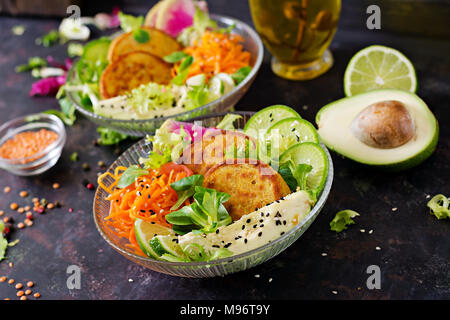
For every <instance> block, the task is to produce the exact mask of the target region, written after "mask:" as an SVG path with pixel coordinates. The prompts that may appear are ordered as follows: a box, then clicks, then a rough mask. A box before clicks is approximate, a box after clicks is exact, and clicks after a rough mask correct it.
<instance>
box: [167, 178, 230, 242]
mask: <svg viewBox="0 0 450 320" xmlns="http://www.w3.org/2000/svg"><path fill="white" fill-rule="evenodd" d="M193 198H194V203H192V204H191V205H189V206H184V207H182V208H181V209H180V210H178V211H174V212H172V213H169V214H168V215H166V220H167V222H169V223H171V224H173V227H174V231H175V232H177V233H179V234H185V233H187V232H189V231H193V230H196V231H197V232H198V233H210V232H214V231H215V230H216V229H217V228H218V227H220V226H224V225H228V224H230V223H231V217H230V215H229V214H228V212H227V210H226V209H225V207H224V206H223V203H224V202H226V201H228V199H229V198H230V195H229V194H226V193H224V192H218V191H217V190H214V189H208V188H203V187H200V186H196V187H195V194H194V195H193ZM176 226H184V227H183V228H178V227H176Z"/></svg>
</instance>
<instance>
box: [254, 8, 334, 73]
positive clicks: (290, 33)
mask: <svg viewBox="0 0 450 320" xmlns="http://www.w3.org/2000/svg"><path fill="white" fill-rule="evenodd" d="M249 2H250V10H251V13H252V19H253V23H254V24H255V27H256V30H257V31H258V33H259V35H260V36H261V38H262V40H263V42H264V44H265V46H266V48H267V49H268V50H269V51H270V53H272V56H273V57H272V70H273V72H275V74H277V75H279V76H280V77H283V78H287V79H292V80H308V79H313V78H315V77H317V76H319V75H321V74H323V73H324V72H326V71H327V70H328V69H329V68H331V66H332V65H333V56H332V55H331V52H330V50H328V46H329V45H330V43H331V40H332V39H333V36H334V34H335V33H336V29H337V25H338V21H339V14H340V11H341V0H249Z"/></svg>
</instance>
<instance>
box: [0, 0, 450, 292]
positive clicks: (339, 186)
mask: <svg viewBox="0 0 450 320" xmlns="http://www.w3.org/2000/svg"><path fill="white" fill-rule="evenodd" d="M210 7H211V11H212V12H216V13H220V14H225V15H230V16H234V17H236V18H239V19H242V20H244V21H246V22H248V23H251V19H250V13H249V10H248V4H247V2H246V1H231V2H230V1H228V2H227V1H225V0H221V1H210ZM91 10H92V9H91ZM129 10H130V11H131V12H133V13H141V14H144V13H145V8H144V7H143V6H142V5H133V6H131V7H130V8H129ZM365 17H366V16H365V15H364V10H355V9H354V7H352V5H351V2H347V3H344V7H343V12H342V20H341V22H340V28H339V30H338V32H337V35H336V37H335V39H334V41H333V43H332V45H331V49H332V51H333V55H334V58H335V65H334V66H333V68H332V69H331V70H330V71H329V72H327V73H326V74H325V75H323V76H321V77H319V78H317V79H315V80H312V81H308V82H291V81H287V80H283V79H280V78H278V77H276V76H275V75H274V74H273V73H272V72H271V70H270V63H269V62H270V55H269V54H268V53H267V52H266V55H265V59H264V63H263V65H262V67H261V70H260V72H259V75H258V77H257V78H256V80H255V82H254V84H253V86H252V87H251V89H250V90H249V91H248V93H247V94H246V95H245V96H244V98H243V99H242V100H241V101H240V102H239V103H238V104H237V106H236V109H237V110H253V111H256V110H258V109H260V108H262V107H264V106H267V105H270V104H286V105H289V106H292V107H294V108H296V109H297V111H298V112H299V113H300V114H301V115H302V116H303V117H304V118H306V119H307V120H310V121H313V120H314V117H315V114H316V112H317V110H318V109H319V108H320V107H321V106H323V105H324V104H326V103H328V102H330V101H332V100H335V99H338V98H341V97H343V95H344V93H343V87H342V77H343V73H344V70H345V67H346V65H347V63H348V61H349V59H350V57H351V56H352V55H353V54H354V53H355V52H356V51H358V50H359V49H361V48H363V47H365V46H367V45H370V44H375V43H376V44H384V45H388V46H392V47H395V48H397V49H399V50H401V51H402V52H404V53H405V54H406V55H407V56H408V57H409V58H410V59H411V60H412V61H413V63H414V65H415V67H416V69H417V76H418V81H419V89H418V94H419V95H420V96H421V97H422V98H423V99H424V100H425V101H426V102H427V103H428V105H429V107H430V109H431V110H432V111H433V112H434V114H435V115H436V117H437V119H438V121H439V122H440V128H441V133H440V139H439V144H438V147H437V150H436V152H435V153H434V154H433V155H432V157H431V158H429V159H428V160H427V161H426V162H424V163H423V164H422V165H420V166H419V167H417V168H414V169H412V170H410V171H407V172H403V173H395V174H392V173H383V172H376V171H373V170H371V169H370V168H366V167H362V166H360V165H357V164H355V163H352V162H351V161H349V160H345V159H342V158H341V157H339V156H337V155H335V154H333V161H334V167H335V179H334V183H333V187H332V191H331V194H330V196H329V199H328V202H327V203H326V205H325V208H324V209H323V211H322V212H321V214H320V215H319V217H318V218H317V220H316V221H315V222H314V223H313V225H312V226H311V227H310V229H309V230H308V231H307V232H306V233H305V234H304V235H303V236H302V237H301V238H300V239H299V240H298V241H297V242H295V243H294V244H293V245H292V246H291V247H289V248H288V249H287V250H285V251H284V252H283V253H281V254H280V255H279V256H277V257H275V258H273V259H272V260H270V261H268V262H266V263H264V264H262V265H260V266H258V267H255V268H253V269H250V270H247V271H245V272H240V273H237V274H233V275H228V276H226V277H221V278H213V279H185V278H176V277H171V276H166V275H164V274H159V273H156V272H153V271H149V270H146V269H144V268H143V267H140V266H138V265H136V264H134V263H131V262H129V261H128V260H126V259H125V258H124V257H122V256H121V255H119V254H118V253H116V252H115V251H114V250H113V249H112V248H110V247H109V246H108V245H107V243H106V242H105V241H104V240H103V239H102V238H101V237H100V235H99V234H98V232H97V230H96V228H95V225H94V221H93V219H92V200H93V195H94V193H93V191H90V190H88V189H86V188H85V187H84V185H83V181H85V180H88V181H95V180H96V175H97V172H99V171H101V170H100V169H99V168H98V167H97V161H98V160H103V161H105V162H106V163H107V164H110V163H112V162H113V161H114V160H115V158H116V157H117V154H116V153H117V150H115V149H116V148H115V147H98V146H94V145H93V144H92V141H93V140H94V139H95V138H96V135H97V134H96V127H95V125H94V124H93V123H91V122H89V120H87V119H85V118H83V117H82V116H81V115H79V117H78V120H77V122H76V123H75V125H73V126H72V127H67V132H68V139H67V143H66V145H65V148H64V151H63V154H62V157H61V159H60V160H59V162H58V163H57V164H56V166H55V167H53V168H52V169H51V170H50V171H48V172H46V173H44V174H42V175H40V176H36V177H29V178H25V177H18V176H14V175H12V174H9V173H8V172H5V171H0V210H4V211H5V216H9V217H12V218H13V219H14V221H15V224H17V222H20V221H22V220H23V219H24V216H23V215H20V214H19V213H17V212H13V211H12V210H10V209H9V204H10V203H11V202H17V203H19V205H21V206H25V205H27V204H29V205H31V198H32V197H33V196H38V197H40V198H42V197H45V198H46V199H48V200H49V201H57V200H58V201H60V202H61V203H62V204H63V207H62V208H60V209H54V210H51V211H48V212H47V213H46V214H44V215H39V214H35V216H36V217H35V220H34V225H33V226H32V227H27V228H25V229H22V230H16V231H15V232H14V234H13V235H12V239H13V240H14V239H20V242H19V243H18V244H17V245H16V246H15V247H12V248H10V249H9V250H8V254H7V256H8V259H7V260H5V261H3V262H1V263H0V276H3V275H5V276H7V277H9V278H14V279H15V280H16V282H22V283H24V282H26V281H27V280H32V281H34V282H35V284H36V285H35V288H34V290H35V291H39V292H40V293H41V295H42V298H43V299H190V298H192V299H449V298H450V259H449V258H450V242H449V232H450V223H449V221H448V220H447V221H442V220H440V221H439V220H437V219H436V218H435V217H434V216H432V215H430V214H429V213H428V208H427V207H426V203H427V201H428V200H427V199H426V196H427V195H435V194H437V193H443V194H446V195H447V196H449V195H450V183H449V178H450V171H449V169H450V166H449V164H450V129H449V127H448V123H449V120H450V118H449V113H450V111H449V107H450V106H449V102H450V56H449V55H448V52H450V42H445V40H437V39H435V40H432V39H429V38H420V37H415V38H413V37H409V36H405V35H401V34H395V33H387V32H385V31H368V30H365V31H364V19H365ZM58 23H59V22H58V20H57V19H37V18H12V17H5V16H3V17H0V30H1V32H0V43H1V45H0V78H1V84H2V85H1V86H0V114H1V120H0V122H5V121H7V120H9V119H12V118H15V117H17V116H20V115H24V114H28V113H34V112H39V111H42V110H46V109H49V108H57V107H58V106H57V102H56V100H55V99H53V98H31V97H29V96H28V91H29V90H30V87H31V83H32V81H33V79H32V78H31V76H30V75H29V74H26V73H20V74H18V73H15V72H14V67H15V66H16V65H18V64H22V63H25V62H26V60H27V59H28V58H29V57H30V56H42V57H45V56H47V55H52V56H54V57H55V58H57V59H59V60H63V59H64V58H65V57H66V47H65V46H54V47H51V48H44V47H42V46H37V45H35V43H34V39H35V38H37V37H39V36H42V35H43V34H44V33H46V32H48V31H49V30H51V29H53V28H56V27H57V26H58ZM17 24H23V25H25V26H26V32H25V33H24V34H23V35H22V36H13V35H12V33H11V31H10V30H11V28H12V27H13V26H14V25H17ZM132 143H133V141H128V142H125V143H123V144H121V145H120V146H119V148H120V149H121V151H124V150H125V149H126V148H127V147H128V146H129V145H130V144H132ZM115 151H116V152H115ZM73 152H78V154H79V157H80V160H79V161H78V162H72V161H70V160H69V157H70V155H71V154H72V153H73ZM83 162H88V163H89V164H90V165H91V170H90V171H88V172H85V171H83V170H82V169H81V164H82V163H83ZM54 182H58V183H60V185H61V188H60V189H58V190H54V189H52V184H53V183H54ZM5 186H10V187H11V188H12V191H11V192H10V193H8V194H4V193H3V188H4V187H5ZM21 190H27V191H28V192H29V194H30V195H29V196H28V197H27V198H20V197H19V194H18V193H19V192H20V191H21ZM69 208H73V212H69ZM392 208H397V210H396V211H393V210H392ZM342 209H353V210H356V211H358V212H359V213H360V217H357V218H356V219H355V221H356V224H355V225H352V226H351V227H349V228H348V230H346V231H344V232H341V233H339V234H336V233H334V232H332V231H330V230H329V222H330V220H331V219H332V218H333V217H334V215H335V213H336V212H338V211H340V210H342ZM360 229H365V231H366V232H361V231H360ZM369 231H371V232H369ZM376 247H379V248H381V250H376ZM323 253H326V255H324V254H323ZM9 262H12V267H10V266H9ZM69 265H77V266H79V267H80V268H81V289H80V290H77V289H73V290H69V289H68V288H67V285H66V280H67V277H68V274H67V273H66V270H67V267H68V266H69ZM369 265H378V266H379V267H380V270H381V289H379V290H377V289H375V290H369V289H368V288H367V287H366V280H367V278H368V276H369V275H368V274H367V273H366V269H367V267H368V266H369ZM257 275H259V276H257ZM130 279H131V280H130ZM333 291H334V292H333ZM15 294H16V289H14V288H13V287H12V286H11V285H8V284H5V283H0V298H1V299H3V298H7V297H10V298H13V299H16V296H15Z"/></svg>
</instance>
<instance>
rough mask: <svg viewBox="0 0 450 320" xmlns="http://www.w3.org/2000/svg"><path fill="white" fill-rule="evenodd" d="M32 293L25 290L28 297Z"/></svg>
mask: <svg viewBox="0 0 450 320" xmlns="http://www.w3.org/2000/svg"><path fill="white" fill-rule="evenodd" d="M32 292H33V291H31V290H30V289H27V290H25V294H26V295H27V296H29V295H30V294H31V293H32Z"/></svg>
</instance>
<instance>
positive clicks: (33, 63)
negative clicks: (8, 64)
mask: <svg viewBox="0 0 450 320" xmlns="http://www.w3.org/2000/svg"><path fill="white" fill-rule="evenodd" d="M46 65H47V60H45V59H43V58H41V57H31V58H29V59H28V63H26V64H21V65H18V66H17V67H16V72H25V71H30V70H34V69H38V68H42V67H45V66H46Z"/></svg>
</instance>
